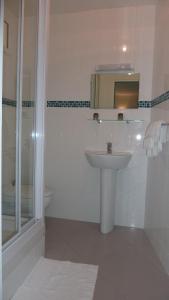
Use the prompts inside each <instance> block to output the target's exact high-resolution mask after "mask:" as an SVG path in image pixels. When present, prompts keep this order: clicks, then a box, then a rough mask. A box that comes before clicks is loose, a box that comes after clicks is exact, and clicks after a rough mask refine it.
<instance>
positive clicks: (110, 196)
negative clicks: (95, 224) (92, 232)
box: [100, 169, 117, 233]
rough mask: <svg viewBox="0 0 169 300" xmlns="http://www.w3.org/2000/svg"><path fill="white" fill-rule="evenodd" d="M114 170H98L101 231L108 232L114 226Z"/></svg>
mask: <svg viewBox="0 0 169 300" xmlns="http://www.w3.org/2000/svg"><path fill="white" fill-rule="evenodd" d="M116 173H117V172H116V171H113V170H111V169H101V170H100V180H101V182H100V187H101V188H100V197H101V199H100V207H101V211H100V223H101V232H102V233H108V232H110V231H111V230H112V229H113V227H114V214H115V211H114V210H115V187H116Z"/></svg>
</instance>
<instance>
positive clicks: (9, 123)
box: [0, 0, 49, 300]
mask: <svg viewBox="0 0 169 300" xmlns="http://www.w3.org/2000/svg"><path fill="white" fill-rule="evenodd" d="M0 5H1V11H0V12H1V28H0V29H1V31H2V30H3V50H2V52H3V53H2V57H3V74H2V75H3V80H2V153H1V158H2V186H1V187H2V193H1V199H2V201H1V203H2V216H1V219H2V244H3V253H2V260H3V287H4V294H3V299H4V300H6V299H7V300H8V299H11V297H12V295H13V293H14V292H15V290H16V289H17V288H18V286H19V285H20V284H21V283H22V281H23V279H24V277H25V276H27V274H28V273H29V272H30V271H31V268H32V267H33V265H34V263H36V261H37V260H38V258H39V257H40V256H41V255H42V254H43V249H44V222H43V148H44V147H43V136H44V106H45V58H46V52H45V51H46V44H47V28H48V22H47V20H48V17H47V16H48V12H49V1H48V0H0ZM2 27H3V28H2ZM1 42H2V41H1ZM18 255H19V260H18ZM11 266H12V269H11V272H10V268H11Z"/></svg>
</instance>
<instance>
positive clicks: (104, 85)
mask: <svg viewBox="0 0 169 300" xmlns="http://www.w3.org/2000/svg"><path fill="white" fill-rule="evenodd" d="M139 80H140V75H139V74H136V73H135V74H133V73H132V72H128V73H109V72H108V73H105V72H104V73H96V74H92V76H91V108H103V109H107V108H110V109H112V108H117V109H126V108H138V100H139Z"/></svg>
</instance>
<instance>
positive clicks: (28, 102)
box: [2, 98, 34, 107]
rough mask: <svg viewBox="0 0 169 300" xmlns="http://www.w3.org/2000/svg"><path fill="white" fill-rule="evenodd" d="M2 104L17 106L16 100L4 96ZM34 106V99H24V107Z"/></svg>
mask: <svg viewBox="0 0 169 300" xmlns="http://www.w3.org/2000/svg"><path fill="white" fill-rule="evenodd" d="M2 104H4V105H8V106H12V107H16V100H11V99H8V98H3V99H2ZM33 106H34V101H31V100H23V101H22V107H33Z"/></svg>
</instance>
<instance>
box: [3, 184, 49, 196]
mask: <svg viewBox="0 0 169 300" xmlns="http://www.w3.org/2000/svg"><path fill="white" fill-rule="evenodd" d="M3 194H4V195H6V196H8V197H14V196H15V186H13V185H12V184H11V185H7V186H5V187H3ZM21 194H22V198H32V194H33V186H32V185H30V184H25V185H22V187H21ZM51 195H52V191H51V190H49V188H47V187H45V190H44V196H45V197H50V196H51Z"/></svg>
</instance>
